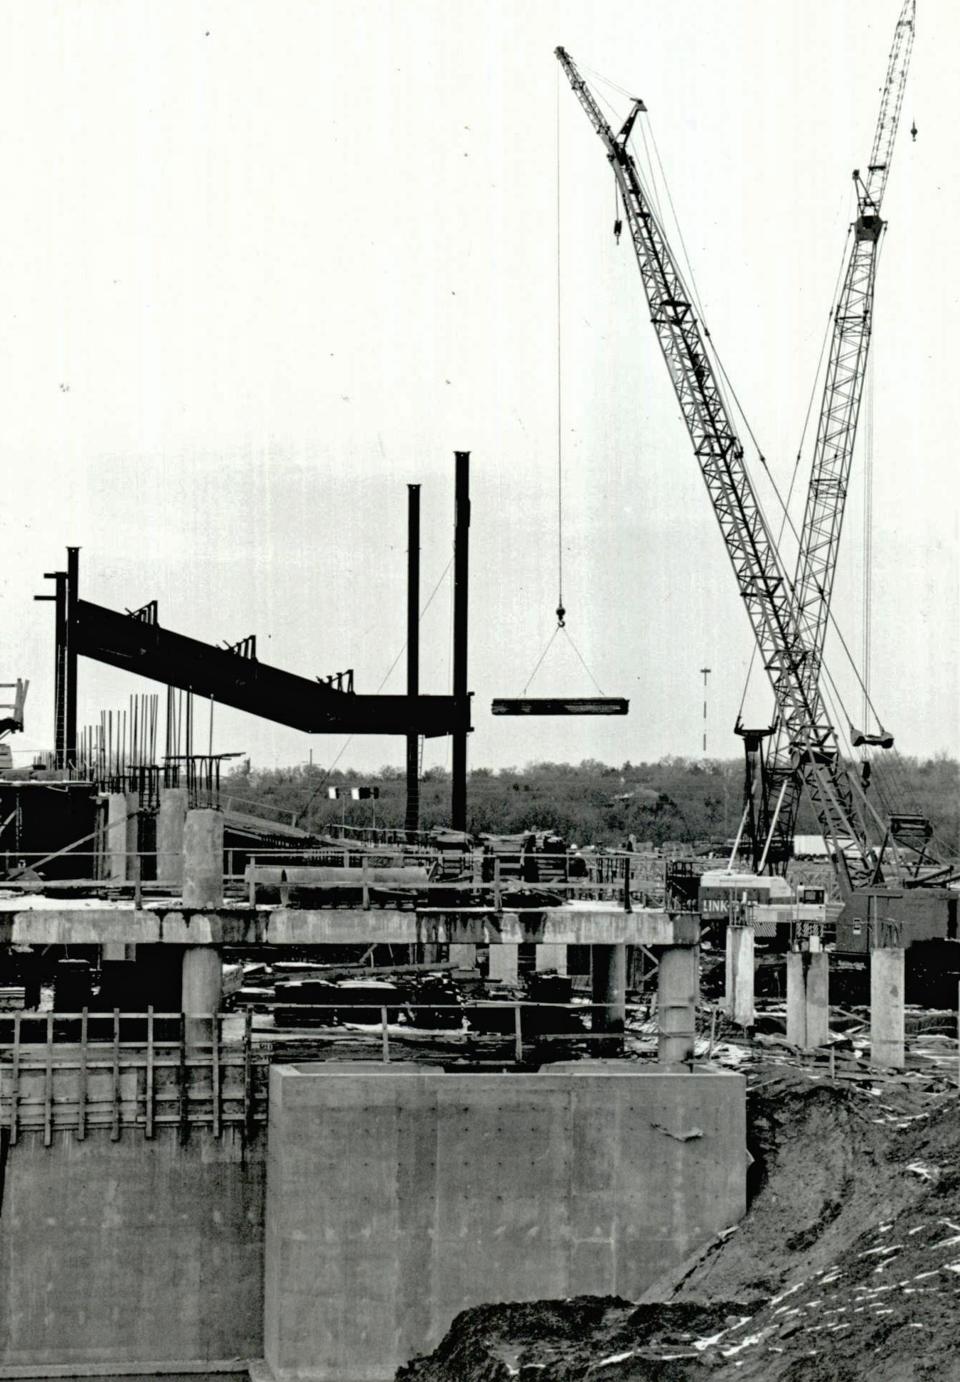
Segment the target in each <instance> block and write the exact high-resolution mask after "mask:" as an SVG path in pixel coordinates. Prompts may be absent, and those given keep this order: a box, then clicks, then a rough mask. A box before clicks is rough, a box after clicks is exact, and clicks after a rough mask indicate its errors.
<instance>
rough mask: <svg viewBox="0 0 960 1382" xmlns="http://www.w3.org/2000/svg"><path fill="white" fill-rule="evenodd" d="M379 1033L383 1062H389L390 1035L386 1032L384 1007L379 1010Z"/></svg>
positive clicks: (385, 1011)
mask: <svg viewBox="0 0 960 1382" xmlns="http://www.w3.org/2000/svg"><path fill="white" fill-rule="evenodd" d="M380 1031H381V1035H382V1042H383V1059H384V1061H385V1062H389V1060H390V1033H389V1031H388V1030H387V1010H386V1008H385V1007H384V1008H381V1009H380Z"/></svg>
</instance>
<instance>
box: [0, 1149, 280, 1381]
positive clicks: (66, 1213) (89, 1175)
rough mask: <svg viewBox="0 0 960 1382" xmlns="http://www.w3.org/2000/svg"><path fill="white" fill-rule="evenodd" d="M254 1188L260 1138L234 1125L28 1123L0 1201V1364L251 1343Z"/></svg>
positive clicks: (170, 1357) (234, 1352) (258, 1295)
mask: <svg viewBox="0 0 960 1382" xmlns="http://www.w3.org/2000/svg"><path fill="white" fill-rule="evenodd" d="M263 1196H264V1158H263V1152H262V1149H261V1148H260V1147H259V1146H257V1145H256V1144H254V1146H253V1147H250V1146H248V1147H247V1148H246V1149H244V1147H243V1144H242V1143H241V1141H240V1138H239V1136H238V1135H237V1134H236V1133H235V1132H234V1131H233V1130H229V1131H227V1132H224V1134H223V1135H222V1137H221V1138H220V1139H215V1138H213V1136H212V1135H211V1134H210V1133H209V1132H207V1131H202V1130H198V1129H192V1130H191V1133H190V1139H189V1141H188V1142H187V1143H186V1144H185V1145H181V1144H180V1143H179V1141H178V1139H177V1135H176V1133H175V1132H174V1131H172V1130H163V1131H162V1132H158V1135H157V1137H156V1138H155V1139H154V1140H152V1141H147V1140H146V1139H144V1137H143V1136H142V1135H141V1134H139V1133H137V1134H125V1136H124V1138H123V1140H122V1141H119V1142H111V1140H110V1136H109V1133H108V1132H107V1131H106V1130H100V1129H98V1130H96V1131H94V1132H91V1133H90V1134H89V1135H88V1137H87V1138H86V1140H85V1141H77V1139H76V1137H75V1135H74V1134H73V1133H58V1134H55V1141H54V1145H53V1146H52V1147H50V1148H44V1146H43V1143H42V1135H40V1134H33V1133H28V1134H26V1135H24V1136H23V1137H22V1139H21V1140H20V1141H19V1142H18V1143H17V1144H16V1145H15V1146H13V1147H9V1148H8V1151H7V1157H6V1175H5V1178H4V1184H3V1200H2V1204H0V1364H4V1365H8V1366H19V1367H36V1368H37V1369H38V1371H40V1372H42V1370H43V1365H45V1364H46V1365H48V1366H49V1365H56V1366H63V1365H78V1366H84V1365H89V1364H96V1363H116V1364H125V1363H131V1364H134V1363H136V1364H141V1365H142V1364H144V1363H148V1364H149V1363H151V1362H155V1363H165V1364H170V1363H172V1362H188V1361H194V1360H197V1361H211V1360H220V1359H229V1358H235V1357H240V1358H244V1357H258V1356H260V1355H261V1354H262V1351H263V1348H262V1343H261V1320H262V1290H263V1277H262V1254H263ZM119 1371H121V1372H122V1371H123V1368H122V1367H120V1369H119Z"/></svg>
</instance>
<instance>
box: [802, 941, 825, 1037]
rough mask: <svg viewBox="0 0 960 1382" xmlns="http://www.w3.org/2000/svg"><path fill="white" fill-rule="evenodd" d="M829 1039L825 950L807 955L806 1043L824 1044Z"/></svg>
mask: <svg viewBox="0 0 960 1382" xmlns="http://www.w3.org/2000/svg"><path fill="white" fill-rule="evenodd" d="M829 1040H830V955H829V953H828V952H827V951H826V950H820V951H817V952H816V953H815V954H810V955H808V956H807V1045H808V1046H809V1047H810V1048H811V1049H813V1047H815V1046H826V1044H827V1042H828V1041H829Z"/></svg>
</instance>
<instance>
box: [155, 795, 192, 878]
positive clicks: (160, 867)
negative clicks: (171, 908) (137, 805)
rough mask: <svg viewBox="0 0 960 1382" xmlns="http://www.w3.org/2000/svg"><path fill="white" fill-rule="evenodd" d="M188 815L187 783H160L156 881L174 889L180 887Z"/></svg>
mask: <svg viewBox="0 0 960 1382" xmlns="http://www.w3.org/2000/svg"><path fill="white" fill-rule="evenodd" d="M186 819H187V789H186V787H161V788H160V809H159V811H158V812H157V882H158V883H163V884H165V885H166V886H167V887H169V888H170V890H171V891H172V892H173V893H180V892H181V890H182V888H183V828H184V823H185V821H186Z"/></svg>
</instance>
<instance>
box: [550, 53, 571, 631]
mask: <svg viewBox="0 0 960 1382" xmlns="http://www.w3.org/2000/svg"><path fill="white" fill-rule="evenodd" d="M556 78H557V122H556V134H557V138H556V193H557V205H556V220H557V628H558V629H562V628H563V627H564V618H565V616H566V613H567V611H566V610H565V609H564V607H563V312H562V300H561V292H560V68H559V67H557V72H556ZM550 641H551V642H553V640H552V639H551V640H550ZM548 646H549V645H548Z"/></svg>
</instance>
